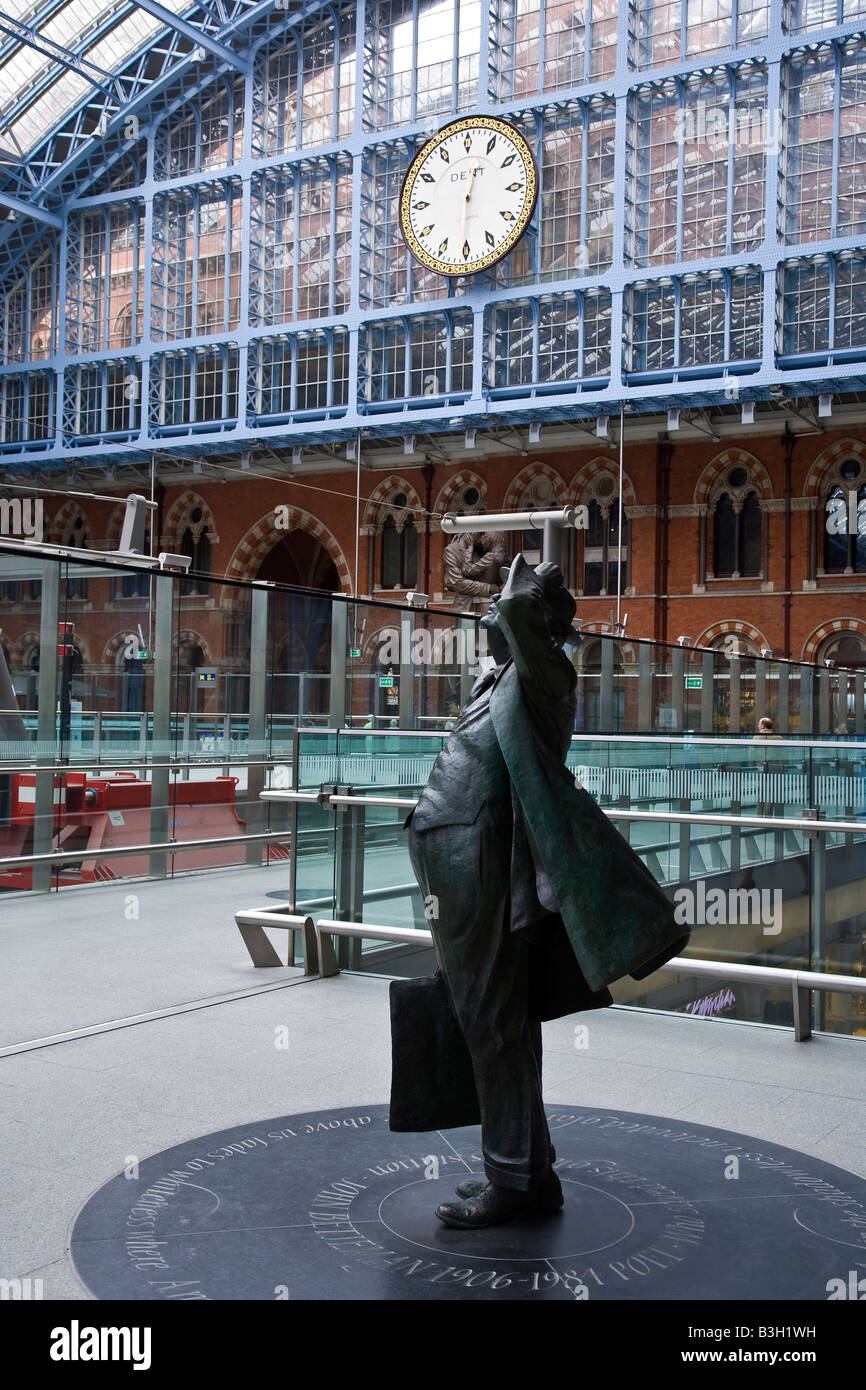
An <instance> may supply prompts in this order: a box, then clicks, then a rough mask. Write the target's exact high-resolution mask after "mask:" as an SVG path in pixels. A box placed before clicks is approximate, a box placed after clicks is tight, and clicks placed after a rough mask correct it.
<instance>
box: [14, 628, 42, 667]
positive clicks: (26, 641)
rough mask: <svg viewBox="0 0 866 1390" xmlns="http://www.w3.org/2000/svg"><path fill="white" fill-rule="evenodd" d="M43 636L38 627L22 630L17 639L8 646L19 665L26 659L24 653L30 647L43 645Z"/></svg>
mask: <svg viewBox="0 0 866 1390" xmlns="http://www.w3.org/2000/svg"><path fill="white" fill-rule="evenodd" d="M41 637H42V634H41V632H40V631H39V629H38V628H28V629H27V630H26V632H22V634H21V636H20V637H16V638H15V641H14V642H13V643H12V644H11V646H10V647H9V648H8V651H9V655H10V656H11V657H13V658H14V660H15V662H16V664H17V665H20V664H21V663H22V662H23V661H24V653H25V652H26V651H27V649H28V647H38V646H40V645H41ZM7 640H8V638H7Z"/></svg>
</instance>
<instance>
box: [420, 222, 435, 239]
mask: <svg viewBox="0 0 866 1390" xmlns="http://www.w3.org/2000/svg"><path fill="white" fill-rule="evenodd" d="M433 225H434V224H433V223H432V222H431V223H430V226H429V227H422V228H421V231H420V232H419V233H418V235H419V236H429V235H430V233H431V232H432V230H433Z"/></svg>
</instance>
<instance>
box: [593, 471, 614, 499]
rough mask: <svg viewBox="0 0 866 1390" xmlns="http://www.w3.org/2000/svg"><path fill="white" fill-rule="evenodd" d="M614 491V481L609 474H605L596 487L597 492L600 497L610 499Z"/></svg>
mask: <svg viewBox="0 0 866 1390" xmlns="http://www.w3.org/2000/svg"><path fill="white" fill-rule="evenodd" d="M613 489H614V481H613V478H612V477H611V476H610V474H609V473H603V474H602V476H601V477H600V478H599V479H598V482H597V483H596V485H595V490H596V492H597V493H598V495H599V497H610V494H611V493H612V492H613Z"/></svg>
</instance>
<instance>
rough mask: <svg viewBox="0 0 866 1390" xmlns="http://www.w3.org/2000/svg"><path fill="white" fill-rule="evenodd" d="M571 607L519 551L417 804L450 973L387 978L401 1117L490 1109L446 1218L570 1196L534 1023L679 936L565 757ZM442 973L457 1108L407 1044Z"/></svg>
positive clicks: (641, 965) (423, 875) (433, 1117)
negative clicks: (475, 675)
mask: <svg viewBox="0 0 866 1390" xmlns="http://www.w3.org/2000/svg"><path fill="white" fill-rule="evenodd" d="M574 612H575V603H574V599H573V598H572V597H571V595H570V594H569V592H568V590H567V589H566V588H565V587H564V584H563V580H562V574H561V573H560V571H559V569H558V568H557V567H556V566H555V565H550V564H546V565H539V566H538V567H537V568H536V569H532V568H530V566H529V565H527V564H526V562H525V561H524V559H523V557H522V556H520V555H519V556H518V557H517V559H516V560H515V561H514V563H513V565H512V566H511V569H510V572H509V574H508V578H507V581H506V584H505V587H504V589H503V591H502V593H501V594H500V595H498V596H497V597H495V598H494V599H493V600H492V601H491V605H490V611H489V613H488V615H487V616H486V617H485V618H484V619H482V626H483V627H484V628H485V629H486V632H487V638H488V644H489V650H490V653H491V654H492V656H493V658H494V661H495V663H496V665H495V667H494V669H493V670H491V671H488V672H487V673H486V674H485V675H483V676H481V677H480V678H479V679H478V680H477V681H476V683H475V686H474V687H473V690H472V693H471V695H470V698H469V701H468V702H467V704H466V705H465V706H464V708H463V710H462V712H461V714H460V717H459V719H458V720H457V722H456V724H455V726H454V728H453V729H452V730H451V732H450V734H449V737H448V739H447V741H446V743H445V745H444V747H443V748H442V751H441V752H440V754H439V756H438V758H437V760H436V763H435V765H434V767H433V770H432V772H431V774H430V777H429V780H428V782H427V785H426V786H425V788H424V790H423V792H422V794H421V797H420V799H419V801H418V805H417V807H416V808H415V810H414V811H413V812H412V814H411V816H410V817H409V819H408V821H407V824H408V826H409V853H410V857H411V860H412V866H413V869H414V871H415V875H416V877H417V879H418V883H419V885H420V887H421V890H422V892H423V894H424V896H425V902H427V903H430V904H432V905H433V908H434V910H433V912H432V914H431V918H432V919H431V929H432V934H433V939H434V943H435V946H436V954H437V958H438V963H439V971H440V973H441V980H440V981H435V982H434V981H429V982H419V981H405V982H395V983H394V984H393V985H392V1029H393V1043H394V1073H393V1083H392V1100H391V1126H392V1128H393V1129H402V1130H406V1129H410V1128H413V1127H417V1128H434V1127H435V1128H439V1127H442V1128H448V1127H452V1126H453V1125H454V1124H470V1123H477V1122H478V1120H479V1119H480V1122H481V1127H482V1148H483V1153H484V1170H485V1178H486V1180H483V1179H479V1180H471V1181H468V1182H464V1183H463V1184H461V1185H460V1186H459V1187H458V1188H457V1192H456V1198H455V1200H454V1201H450V1202H445V1203H443V1204H442V1205H440V1206H439V1207H438V1208H437V1211H436V1215H437V1216H438V1217H439V1218H440V1220H442V1221H443V1222H445V1224H446V1225H449V1226H458V1227H476V1226H488V1225H494V1224H498V1223H500V1222H503V1221H510V1220H512V1219H514V1218H515V1217H519V1216H522V1215H525V1214H532V1213H537V1212H553V1211H556V1210H558V1209H559V1207H561V1205H562V1189H561V1186H560V1183H559V1179H558V1177H557V1175H556V1172H555V1170H554V1169H553V1166H552V1165H553V1161H554V1159H555V1154H554V1151H553V1149H552V1147H551V1143H550V1134H549V1132H548V1128H547V1122H546V1119H545V1114H544V1106H543V1101H542V1091H541V1028H540V1024H541V1022H542V1021H544V1020H546V1019H551V1018H559V1017H562V1016H564V1015H566V1014H570V1013H575V1012H578V1011H580V1010H583V1009H591V1008H603V1007H606V1006H607V1005H608V1004H610V1003H611V1002H612V1000H611V996H610V994H609V992H608V990H607V988H606V986H607V985H608V984H609V983H610V982H611V981H613V980H614V979H617V978H620V977H621V976H622V975H624V974H635V975H637V976H638V977H639V978H642V977H643V976H644V975H646V974H649V973H650V971H651V970H652V969H655V968H656V967H657V966H658V965H659V964H661V963H662V961H663V960H666V959H669V958H670V956H672V955H674V954H676V953H677V951H678V950H679V949H680V948H681V947H682V946H683V945H684V944H685V938H683V936H682V928H681V927H680V926H677V925H676V924H675V922H674V916H673V908H672V905H671V904H670V903H669V901H668V900H667V898H666V897H665V896H664V894H663V893H662V892H661V890H660V889H659V887H658V885H657V884H656V882H655V880H654V879H653V877H652V875H651V874H650V873H649V871H648V870H647V869H646V867H645V866H644V864H643V863H642V861H641V860H640V859H639V858H638V857H637V855H636V854H635V853H634V851H633V850H632V849H631V847H630V846H629V845H628V843H627V842H626V841H625V840H624V839H623V838H622V836H620V835H619V834H618V832H617V831H616V830H615V829H614V828H613V827H612V825H611V823H610V822H609V821H608V819H607V817H606V816H605V815H604V813H603V812H602V811H601V810H600V809H599V808H598V806H597V805H596V803H595V802H594V801H593V800H592V798H591V797H590V796H589V795H588V794H587V793H586V792H584V791H583V790H582V789H579V788H578V787H576V786H575V783H574V778H573V777H572V776H571V774H570V773H569V772H568V770H567V769H566V766H565V759H566V755H567V753H568V749H569V744H570V740H571V734H572V730H573V727H574V711H575V685H576V676H575V671H574V667H573V665H572V663H571V661H570V660H569V659H568V657H567V656H566V655H565V653H564V652H563V650H562V644H563V641H564V638H565V637H566V636H567V635H568V633H569V632H570V631H571V622H572V619H573V617H574ZM434 983H435V984H438V985H439V986H440V989H441V994H442V998H443V1000H444V1003H443V1005H442V1009H443V1010H444V1011H445V1012H448V1013H450V1011H451V1010H453V1015H452V1018H456V1025H457V1027H456V1029H455V1030H454V1031H455V1032H457V1034H458V1037H459V1038H460V1046H461V1047H465V1051H466V1052H467V1053H468V1062H469V1064H470V1065H469V1066H467V1067H466V1068H465V1070H466V1074H467V1076H468V1078H469V1080H468V1085H469V1087H470V1088H473V1083H474V1088H473V1089H474V1094H473V1095H472V1097H471V1100H470V1101H468V1102H466V1103H464V1105H463V1108H462V1110H461V1112H460V1114H459V1116H458V1117H457V1118H456V1119H455V1118H454V1116H455V1113H456V1112H455V1096H454V1089H455V1087H457V1086H458V1081H457V1076H456V1072H457V1070H458V1069H459V1068H458V1067H457V1066H456V1065H455V1066H454V1067H451V1066H450V1064H445V1067H446V1070H447V1071H448V1072H449V1074H448V1075H437V1074H435V1073H436V1070H437V1061H436V1060H435V1059H433V1057H432V1052H431V1054H430V1058H429V1062H428V1059H427V1056H426V1054H424V1053H423V1052H422V1053H421V1061H420V1065H414V1064H413V1066H412V1067H409V1066H408V1064H407V1062H406V1057H405V1055H404V1054H405V1053H406V1051H407V1048H408V1049H410V1050H412V1051H413V1056H414V1054H415V1051H416V1050H417V1048H418V1046H419V1044H418V1040H417V1039H416V1038H414V1037H413V1036H411V1034H412V1029H413V1018H412V1016H410V1013H409V1006H410V1003H411V1001H412V999H413V998H415V999H417V998H418V997H419V995H418V990H417V986H418V985H419V984H425V985H426V984H429V985H430V986H431V987H433V986H434ZM428 1014H429V1008H428ZM436 1029H437V1031H438V1032H439V1033H440V1034H441V1033H442V1032H443V1030H444V1031H445V1032H447V1021H445V1020H443V1021H442V1022H441V1023H440V1022H437V1024H436ZM458 1062H459V1058H458ZM438 1065H439V1068H440V1069H441V1067H442V1065H443V1064H442V1063H441V1059H439V1061H438ZM452 1072H453V1073H454V1074H453V1075H452V1074H451V1073H452ZM459 1108H460V1107H459V1105H458V1109H459ZM412 1114H415V1115H419V1114H420V1115H422V1116H425V1117H426V1118H425V1119H424V1120H423V1121H422V1122H420V1123H418V1121H417V1120H415V1121H413V1120H412V1119H411V1118H406V1117H407V1116H411V1115H412Z"/></svg>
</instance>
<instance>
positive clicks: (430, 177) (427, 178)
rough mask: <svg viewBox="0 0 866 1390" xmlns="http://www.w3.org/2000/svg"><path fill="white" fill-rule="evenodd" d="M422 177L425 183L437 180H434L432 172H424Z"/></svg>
mask: <svg viewBox="0 0 866 1390" xmlns="http://www.w3.org/2000/svg"><path fill="white" fill-rule="evenodd" d="M421 178H422V179H423V180H424V182H425V183H434V182H435V180H434V178H433V175H432V174H422V175H421Z"/></svg>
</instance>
